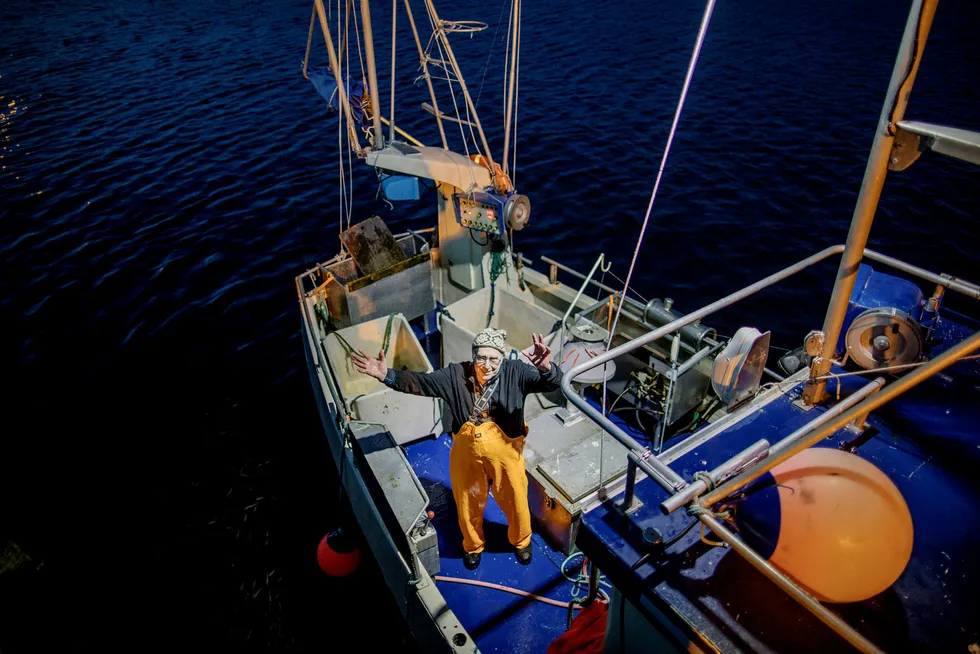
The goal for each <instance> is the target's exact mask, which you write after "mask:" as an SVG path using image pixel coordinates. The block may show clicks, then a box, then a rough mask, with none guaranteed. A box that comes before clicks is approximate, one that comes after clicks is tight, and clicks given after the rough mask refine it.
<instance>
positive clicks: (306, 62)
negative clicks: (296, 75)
mask: <svg viewBox="0 0 980 654" xmlns="http://www.w3.org/2000/svg"><path fill="white" fill-rule="evenodd" d="M314 25H316V6H315V5H314V7H313V12H312V13H311V14H310V35H309V36H307V37H306V56H305V57H304V58H303V77H305V78H306V79H310V76H309V75H307V74H306V70H307V68H309V65H310V48H312V47H313V26H314Z"/></svg>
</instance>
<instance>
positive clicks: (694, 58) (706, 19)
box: [609, 0, 715, 343]
mask: <svg viewBox="0 0 980 654" xmlns="http://www.w3.org/2000/svg"><path fill="white" fill-rule="evenodd" d="M714 7H715V0H708V2H707V4H706V5H705V7H704V16H703V17H702V18H701V27H700V29H699V30H698V37H697V39H696V40H695V42H694V52H693V53H692V54H691V62H690V64H688V67H687V74H686V75H685V76H684V86H683V87H682V88H681V96H680V98H679V99H678V101H677V109H676V110H675V111H674V122H673V123H672V124H671V126H670V132H669V133H668V135H667V144H666V145H665V146H664V154H663V158H662V159H661V160H660V168H659V170H658V171H657V178H656V181H655V182H654V183H653V191H652V192H651V193H650V203H649V204H648V205H647V213H646V216H645V217H644V218H643V226H642V227H640V236H639V238H637V240H636V248H635V249H634V250H633V261H632V263H630V268H629V272H627V274H626V283H625V285H624V286H623V298H624V300H625V298H626V292H627V291H628V290H629V283H630V279H631V278H632V276H633V270H634V269H635V267H636V260H637V258H638V257H639V255H640V246H641V245H642V244H643V235H644V234H645V233H646V231H647V225H648V224H649V222H650V214H651V213H652V212H653V203H654V201H655V200H656V198H657V190H658V189H659V188H660V180H661V179H663V175H664V167H665V166H666V165H667V156H668V155H669V154H670V146H671V145H672V144H673V142H674V134H675V133H676V132H677V124H678V123H679V122H680V119H681V111H682V110H683V109H684V100H685V99H686V98H687V91H688V89H689V88H690V86H691V78H692V77H694V68H695V66H697V63H698V56H699V55H700V54H701V46H702V45H703V44H704V36H705V34H706V33H707V31H708V24H709V23H710V22H711V12H712V11H713V10H714ZM624 303H625V302H620V303H619V308H618V309H617V311H616V318H615V320H613V325H612V331H611V332H610V335H609V340H610V343H611V342H612V338H613V336H614V335H615V334H616V328H617V327H618V326H619V314H620V313H621V312H622V310H623V304H624Z"/></svg>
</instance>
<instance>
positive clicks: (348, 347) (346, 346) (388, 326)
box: [317, 302, 395, 357]
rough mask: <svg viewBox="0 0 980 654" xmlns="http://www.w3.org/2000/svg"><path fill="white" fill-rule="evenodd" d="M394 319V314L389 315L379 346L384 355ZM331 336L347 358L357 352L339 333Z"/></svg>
mask: <svg viewBox="0 0 980 654" xmlns="http://www.w3.org/2000/svg"><path fill="white" fill-rule="evenodd" d="M320 304H326V302H321V303H320ZM319 306H320V305H317V308H318V309H319ZM321 317H322V315H321ZM394 319H395V315H394V314H391V315H389V316H388V323H387V324H386V325H385V334H384V340H383V341H382V345H381V349H382V350H383V351H384V353H385V354H388V346H389V345H391V325H392V324H393V323H394ZM333 335H334V336H336V337H337V340H338V341H340V345H341V347H343V348H344V352H346V353H347V356H348V357H349V356H350V355H351V354H352V353H354V352H356V351H357V350H355V349H354V346H353V345H351V344H350V343H349V342H348V341H347V339H346V338H344V337H343V336H341V334H340V332H333Z"/></svg>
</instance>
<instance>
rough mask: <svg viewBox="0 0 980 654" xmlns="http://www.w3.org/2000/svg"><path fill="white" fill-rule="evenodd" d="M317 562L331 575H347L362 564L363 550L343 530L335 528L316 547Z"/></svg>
mask: <svg viewBox="0 0 980 654" xmlns="http://www.w3.org/2000/svg"><path fill="white" fill-rule="evenodd" d="M316 562H317V563H319V564H320V569H321V570H323V571H324V572H326V573H327V574H328V575H330V576H331V577H346V576H347V575H349V574H351V573H353V572H354V571H355V570H357V567H358V566H359V565H361V550H359V549H358V548H357V546H356V545H355V544H354V543H353V542H352V539H350V538H349V537H348V536H347V535H345V534H344V532H343V530H341V529H334V530H333V531H331V532H330V533H329V534H327V535H326V536H324V537H323V540H321V541H320V545H319V546H318V547H317V548H316Z"/></svg>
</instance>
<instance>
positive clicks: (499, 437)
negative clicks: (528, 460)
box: [449, 421, 531, 554]
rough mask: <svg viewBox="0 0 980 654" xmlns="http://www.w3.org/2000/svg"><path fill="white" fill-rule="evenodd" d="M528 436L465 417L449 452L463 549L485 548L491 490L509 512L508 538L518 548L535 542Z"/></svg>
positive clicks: (475, 550) (478, 549)
mask: <svg viewBox="0 0 980 654" xmlns="http://www.w3.org/2000/svg"><path fill="white" fill-rule="evenodd" d="M525 438H526V436H520V437H518V438H509V437H507V436H506V435H505V434H504V432H502V431H501V430H500V428H499V427H498V426H497V425H496V423H493V422H490V421H487V422H484V423H483V424H481V425H480V426H478V427H477V426H474V425H473V423H472V422H467V423H465V424H464V425H463V426H462V428H461V429H460V430H459V431H458V432H457V433H456V435H455V436H454V437H453V447H452V450H451V451H450V453H449V479H450V482H451V484H452V487H453V497H454V498H455V499H456V510H457V512H458V514H459V529H460V531H462V532H463V550H464V551H466V552H467V553H468V554H475V553H477V552H482V551H483V547H484V545H485V542H484V540H483V510H484V509H485V508H486V506H487V492H488V491H489V490H490V489H492V490H493V496H494V499H496V500H497V504H498V505H500V508H501V509H502V510H503V512H504V515H505V516H507V538H508V540H510V544H511V545H513V546H514V547H515V548H517V549H522V548H524V547H527V546H528V545H529V544H530V543H531V510H530V508H529V507H528V504H527V473H526V472H525V468H524V440H525Z"/></svg>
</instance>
